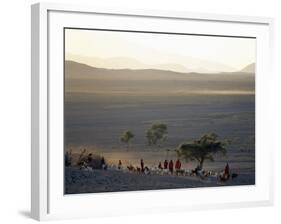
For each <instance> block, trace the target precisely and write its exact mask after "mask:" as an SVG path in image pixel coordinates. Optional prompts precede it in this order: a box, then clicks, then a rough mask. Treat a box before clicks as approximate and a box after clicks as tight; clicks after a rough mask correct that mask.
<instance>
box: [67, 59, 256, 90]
mask: <svg viewBox="0 0 281 224" xmlns="http://www.w3.org/2000/svg"><path fill="white" fill-rule="evenodd" d="M248 71H249V69H248V70H246V72H241V71H240V72H234V73H229V72H228V73H209V74H200V73H194V72H193V73H191V72H190V73H180V72H174V71H168V70H160V69H104V68H96V67H91V66H88V65H86V64H81V63H77V62H74V61H65V87H66V92H72V93H74V92H80V93H82V92H84V93H98V94H126V95H130V94H134V95H138V94H139V95H141V94H146V95H149V94H150V95H153V94H167V95H169V94H172V95H175V94H177V95H185V94H195V93H196V94H208V93H212V94H214V93H216V94H253V93H254V91H255V77H254V74H253V73H250V72H248Z"/></svg>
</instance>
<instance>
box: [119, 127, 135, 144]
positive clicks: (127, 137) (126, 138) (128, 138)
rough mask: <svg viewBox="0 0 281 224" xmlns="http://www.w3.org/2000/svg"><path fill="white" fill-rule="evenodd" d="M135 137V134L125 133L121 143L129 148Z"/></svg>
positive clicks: (128, 131)
mask: <svg viewBox="0 0 281 224" xmlns="http://www.w3.org/2000/svg"><path fill="white" fill-rule="evenodd" d="M134 137H135V135H134V134H133V132H131V131H130V130H127V131H125V132H124V133H123V134H122V136H121V137H120V141H121V142H123V143H126V144H127V147H128V148H129V144H130V141H131V140H132V139H133V138H134Z"/></svg>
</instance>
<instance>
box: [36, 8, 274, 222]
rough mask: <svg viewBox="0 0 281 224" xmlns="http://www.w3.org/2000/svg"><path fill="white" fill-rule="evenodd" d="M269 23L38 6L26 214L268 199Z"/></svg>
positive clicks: (237, 203)
mask: <svg viewBox="0 0 281 224" xmlns="http://www.w3.org/2000/svg"><path fill="white" fill-rule="evenodd" d="M272 26H273V21H272V19H270V18H256V17H245V16H227V15H212V14H200V13H187V12H164V11H149V10H148V11H146V10H125V9H97V8H91V7H83V6H73V5H57V4H47V3H44V4H41V3H40V4H35V5H33V6H32V208H31V210H32V216H33V217H34V218H36V219H39V220H45V219H54V218H76V217H89V216H93V217H95V216H96V217H97V216H106V215H120V214H121V215H122V214H126V213H131V214H134V213H142V212H163V211H184V210H188V209H205V208H221V207H245V206H257V205H268V204H271V203H272V200H273V191H272V181H273V177H272V173H273V165H272V147H271V143H270V142H271V140H270V139H271V136H270V130H271V129H272V127H271V126H272V121H271V117H270V110H269V108H268V107H267V101H268V91H269V90H270V77H271V75H272V72H271V67H272V65H271V60H272V57H271V49H272V44H273V43H272V39H271V38H272ZM179 198H180V200H179Z"/></svg>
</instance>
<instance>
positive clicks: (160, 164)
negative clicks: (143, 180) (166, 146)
mask: <svg viewBox="0 0 281 224" xmlns="http://www.w3.org/2000/svg"><path fill="white" fill-rule="evenodd" d="M158 169H160V170H163V167H162V163H161V162H159V164H158Z"/></svg>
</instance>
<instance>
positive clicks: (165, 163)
mask: <svg viewBox="0 0 281 224" xmlns="http://www.w3.org/2000/svg"><path fill="white" fill-rule="evenodd" d="M164 169H165V170H166V169H168V161H167V160H166V159H165V161H164Z"/></svg>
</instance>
